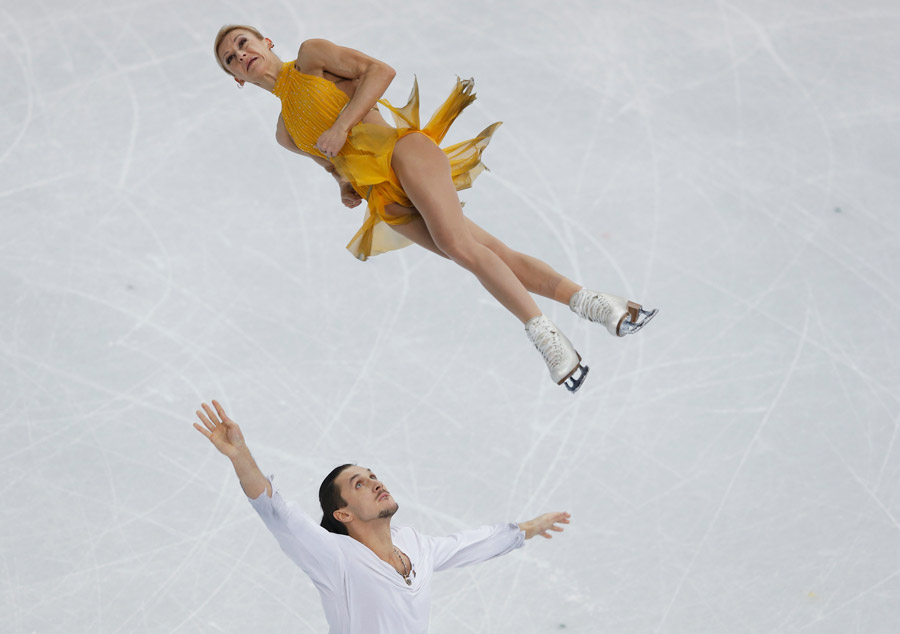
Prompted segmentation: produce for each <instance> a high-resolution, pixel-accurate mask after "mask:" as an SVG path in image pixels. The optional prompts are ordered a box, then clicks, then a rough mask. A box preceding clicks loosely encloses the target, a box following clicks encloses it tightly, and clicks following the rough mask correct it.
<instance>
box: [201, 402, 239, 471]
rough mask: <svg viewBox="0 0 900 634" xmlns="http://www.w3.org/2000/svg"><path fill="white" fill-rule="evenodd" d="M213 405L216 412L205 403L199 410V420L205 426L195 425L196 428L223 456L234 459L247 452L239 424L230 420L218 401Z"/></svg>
mask: <svg viewBox="0 0 900 634" xmlns="http://www.w3.org/2000/svg"><path fill="white" fill-rule="evenodd" d="M212 404H213V407H215V410H213V408H212V407H210V406H209V405H207V404H206V403H203V405H202V407H203V409H202V410H199V409H198V410H197V418H199V419H200V422H201V423H203V424H202V425H200V424H199V423H194V428H195V429H196V430H197V431H199V432H200V433H201V434H203V435H204V436H206V437H207V438H208V439H209V441H210V442H211V443H212V444H213V446H214V447H215V448H216V449H218V450H219V451H220V452H221V453H222V454H224V455H226V456H228V457H229V458H232V459H233V458H235V457H237V455H238V454H239V453H240V452H241V451H245V450H246V447H247V445H246V444H245V443H244V435H243V434H242V433H241V428H240V427H238V424H237V423H236V422H234V421H233V420H231V419H230V418H228V414H226V413H225V410H224V409H223V408H222V406H221V405H219V402H218V401H213V402H212Z"/></svg>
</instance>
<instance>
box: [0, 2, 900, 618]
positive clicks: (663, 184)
mask: <svg viewBox="0 0 900 634" xmlns="http://www.w3.org/2000/svg"><path fill="white" fill-rule="evenodd" d="M807 4H809V3H807ZM388 5H389V6H388V7H386V9H387V11H386V12H385V14H384V15H385V17H379V15H373V16H371V23H369V24H367V25H366V27H365V28H364V29H362V30H360V29H359V28H358V23H354V24H356V26H353V25H348V23H347V22H346V20H344V19H343V16H342V15H341V14H340V12H336V13H330V12H328V11H324V12H320V14H318V15H316V16H315V19H314V20H313V19H312V18H310V16H303V15H299V14H297V13H296V9H293V8H291V7H287V8H285V7H284V6H282V5H277V4H273V3H266V2H264V3H261V4H259V5H258V6H257V7H256V8H255V9H254V11H255V13H254V14H253V15H248V16H243V17H242V16H235V15H233V14H231V15H224V14H222V15H218V14H217V11H220V9H217V8H215V7H212V6H210V5H207V4H205V3H200V4H198V5H196V6H194V5H191V6H189V7H184V6H182V5H178V6H176V5H175V4H173V3H170V2H167V1H164V2H161V3H160V2H156V3H142V2H137V3H132V4H130V5H128V6H127V7H112V8H111V7H109V6H106V5H101V4H100V3H99V2H96V1H95V0H89V1H88V2H87V3H86V4H81V5H79V10H78V12H72V11H69V10H65V9H61V8H59V7H49V6H46V5H35V4H33V3H32V4H29V3H20V4H19V5H16V6H15V7H12V5H10V8H8V9H6V13H5V14H4V17H5V19H4V20H3V21H2V23H3V24H4V26H5V28H6V35H7V36H8V38H9V40H10V42H11V46H13V49H14V51H13V52H12V53H11V54H12V55H13V56H14V60H15V61H14V64H13V65H12V66H11V67H10V69H9V75H10V76H9V83H10V85H11V86H13V89H12V90H9V91H6V92H5V93H4V94H3V96H2V97H0V99H2V101H3V109H2V111H3V112H4V113H6V116H5V118H0V144H2V145H0V164H2V166H3V168H4V169H3V170H0V197H2V200H3V204H4V213H3V214H0V224H2V232H0V233H2V235H3V236H4V237H5V242H4V249H3V250H2V254H0V285H2V288H3V290H4V298H6V299H7V301H6V302H5V304H4V307H5V310H3V311H0V326H2V328H0V333H2V334H0V354H2V361H3V363H2V365H0V368H2V369H0V386H2V387H3V390H4V391H3V394H4V395H6V396H7V398H6V399H5V401H4V404H5V410H4V412H5V414H6V416H5V417H4V424H3V425H2V426H0V440H2V446H3V447H4V448H5V449H4V454H3V455H4V457H5V460H3V461H2V464H3V465H4V466H5V467H6V469H7V471H6V475H7V483H8V486H7V487H6V489H5V491H6V496H5V497H4V505H3V509H4V511H3V512H4V513H5V516H4V517H3V518H2V519H3V526H4V527H5V529H6V531H5V539H4V540H3V543H4V544H5V546H4V547H3V550H2V554H3V561H4V566H5V571H6V574H5V576H4V582H3V584H0V588H2V593H0V614H3V615H4V617H3V618H2V621H3V623H4V625H6V626H7V627H6V629H8V630H10V631H11V632H13V633H15V634H27V633H30V632H34V631H40V632H63V631H65V632H70V631H91V632H94V631H96V632H116V631H133V632H151V631H179V630H198V631H250V630H253V629H264V630H266V631H291V630H303V631H323V630H324V629H325V627H324V618H323V617H322V615H321V609H320V607H319V602H318V598H317V596H316V594H315V590H314V588H313V587H312V586H311V584H310V583H309V582H308V581H306V580H305V578H304V577H303V576H302V575H301V574H299V573H298V572H297V571H296V570H295V569H294V568H293V567H292V566H291V565H290V563H289V562H286V561H284V560H283V557H282V555H281V553H280V552H279V551H278V549H277V547H274V545H273V544H272V543H271V541H270V540H269V539H268V536H267V535H266V534H265V533H264V531H262V530H260V527H259V526H258V525H257V523H256V519H255V517H254V516H253V515H252V512H251V511H250V510H249V509H248V507H247V505H246V503H245V502H244V500H243V499H242V496H241V494H240V491H239V489H238V488H237V485H236V483H235V481H234V477H233V475H232V474H231V473H230V472H228V471H227V469H224V468H222V465H221V464H220V463H218V461H217V460H216V459H215V456H212V455H210V454H209V452H208V448H207V447H205V446H204V445H203V444H202V443H196V442H195V439H193V437H192V434H193V433H194V432H193V430H192V429H191V428H190V424H189V420H188V419H190V414H191V412H193V410H194V408H195V406H196V403H198V402H200V401H202V400H206V399H209V398H211V397H221V398H222V399H223V401H224V402H226V404H227V405H228V406H229V407H230V408H231V411H233V412H234V415H235V418H236V420H238V421H239V422H240V423H241V425H242V427H243V428H244V431H245V433H247V434H248V435H250V436H251V437H252V438H253V441H254V446H255V447H257V453H258V455H257V456H256V458H257V459H258V461H259V462H260V464H261V466H263V468H264V469H265V470H266V472H274V473H275V474H276V476H277V478H278V481H279V483H280V485H281V486H282V487H284V489H285V490H289V491H290V492H291V494H292V497H293V498H294V499H295V501H296V502H297V503H299V504H300V505H302V506H303V508H304V509H305V510H307V511H309V512H311V513H314V512H315V508H316V504H315V488H316V486H317V485H318V482H319V480H320V478H321V476H322V474H323V473H326V472H327V471H328V470H329V469H330V468H331V467H332V466H334V464H338V463H339V462H344V461H355V462H358V463H361V464H362V463H365V464H371V465H373V466H377V467H378V468H379V473H380V474H384V477H385V478H386V479H389V481H390V483H391V488H392V492H394V494H395V495H396V496H397V497H398V501H399V502H400V504H401V515H400V516H398V520H399V521H401V522H403V523H409V524H413V525H416V526H418V527H420V528H421V529H422V530H423V531H425V532H426V533H433V534H442V533H447V532H450V531H453V530H456V529H459V528H463V527H467V526H473V525H477V524H480V523H483V522H491V521H508V520H518V519H522V518H524V517H528V516H529V513H531V514H534V513H536V512H540V511H542V510H543V509H546V508H557V507H558V508H566V509H567V510H570V511H572V513H573V523H572V525H571V527H570V529H569V530H568V531H567V534H566V539H559V540H557V539H554V540H553V541H552V542H548V543H541V544H532V543H530V542H529V544H528V545H527V546H526V548H524V549H522V550H521V551H519V552H517V553H515V554H513V555H511V556H509V557H506V558H504V559H502V560H497V561H495V562H491V563H490V564H489V565H487V566H485V567H481V568H479V569H477V570H476V569H470V570H466V569H464V570H459V571H448V572H447V573H444V574H443V575H442V576H440V577H438V582H437V585H436V587H435V589H434V595H435V604H434V609H433V619H432V626H431V631H432V632H436V633H442V632H459V631H491V632H504V631H516V632H525V633H528V632H546V631H556V630H557V629H559V626H560V624H565V625H566V629H567V630H569V631H592V630H593V629H596V627H597V624H598V623H602V624H603V627H604V628H605V629H607V630H609V631H610V632H619V631H622V632H625V631H627V632H661V633H662V632H668V633H676V632H692V633H706V632H709V633H713V632H715V633H716V634H718V633H719V632H721V631H742V630H746V631H765V632H779V631H802V632H811V633H812V632H815V633H817V634H823V633H832V632H835V633H837V632H840V633H841V634H843V632H847V631H866V632H875V633H880V632H892V631H893V629H892V628H893V627H894V625H895V624H896V623H897V622H898V621H900V612H898V610H900V608H898V606H897V603H896V601H895V600H893V597H894V596H896V593H897V592H898V591H900V571H898V566H897V563H896V562H897V561H898V556H900V537H898V536H900V530H898V522H897V518H898V517H900V515H898V514H900V509H898V502H897V500H898V497H897V487H896V485H895V483H896V482H898V481H900V447H898V442H897V436H898V433H900V432H898V428H900V402H898V396H897V390H896V389H894V386H895V385H897V384H900V377H898V371H897V368H898V367H900V364H898V363H897V352H896V350H898V349H900V345H898V344H900V332H898V325H897V323H896V320H892V319H890V318H889V316H888V318H878V319H876V320H875V321H873V322H872V323H869V321H870V320H867V319H866V318H865V315H863V316H862V317H861V312H860V311H862V312H863V313H864V312H865V308H866V307H873V306H881V307H887V310H888V313H890V312H891V311H892V310H893V311H896V310H897V309H898V308H900V285H898V283H897V280H896V279H894V277H893V276H891V274H890V272H891V271H895V270H900V262H898V259H897V258H898V256H897V252H898V250H897V248H896V247H897V244H898V232H900V230H898V222H900V221H898V219H897V216H896V214H895V213H894V206H895V205H894V202H895V201H896V200H897V199H898V198H900V191H898V187H900V186H898V183H897V179H896V177H895V175H894V174H893V173H892V172H890V170H889V169H888V167H887V166H890V165H893V163H892V159H891V157H895V156H896V155H897V153H898V151H900V139H898V132H897V131H896V126H895V125H893V122H894V121H895V120H896V119H897V115H898V108H900V107H898V105H897V104H898V103H900V100H898V99H897V98H896V97H897V95H896V94H895V93H896V89H894V88H893V87H892V86H893V84H892V83H891V82H890V81H888V80H889V79H890V78H891V77H893V76H894V74H893V71H892V68H893V67H892V66H891V65H890V61H891V60H895V59H897V58H898V57H900V50H897V49H898V43H897V40H896V37H895V33H896V30H897V24H898V10H897V8H895V7H893V6H892V5H889V4H887V3H882V2H872V1H867V2H863V3H862V4H856V5H853V6H852V7H849V6H846V7H845V6H837V4H833V6H831V5H828V4H827V3H826V4H825V5H823V4H821V3H819V4H817V5H816V6H812V4H809V6H801V5H798V4H796V3H793V4H791V5H790V6H788V5H785V6H780V5H773V4H771V3H763V2H757V1H753V0H751V1H749V2H744V3H742V4H741V5H740V6H737V5H733V4H724V5H723V4H719V5H710V6H706V5H702V3H701V4H696V3H694V5H692V6H686V5H684V4H679V5H678V6H671V7H669V6H664V5H663V4H659V3H656V4H653V3H649V4H648V3H641V2H639V3H636V4H635V3H632V4H630V5H629V6H628V7H627V9H626V8H624V7H617V6H613V5H607V6H600V5H597V4H596V3H588V2H576V3H574V4H572V3H569V4H566V5H565V6H564V7H558V6H554V7H553V8H552V10H549V9H547V6H546V4H541V3H537V2H531V1H530V0H529V1H527V2H526V3H525V4H524V5H523V6H522V7H520V10H518V11H516V12H512V11H509V10H508V8H505V7H504V6H503V5H502V3H501V4H496V3H495V4H492V5H488V6H486V5H484V3H478V4H477V6H476V3H471V2H468V1H463V2H457V3H453V4H449V3H448V4H446V5H442V7H441V11H440V12H439V13H435V12H434V8H433V7H431V6H430V5H429V7H425V6H422V7H419V6H412V5H409V3H404V4H403V5H402V6H401V5H400V4H399V3H398V4H396V5H394V4H392V3H391V2H389V3H388ZM392 9H393V10H392ZM473 15H477V16H478V20H477V21H473V20H472V16H473ZM172 16H178V17H177V19H175V20H173V19H172ZM387 16H390V17H387ZM236 18H241V19H243V18H246V19H248V20H249V21H251V22H255V21H258V22H259V23H260V24H261V26H263V27H264V28H265V27H269V28H272V29H273V33H272V34H273V35H274V36H275V38H274V39H275V41H276V43H277V46H278V50H281V51H282V55H284V56H285V57H286V56H287V55H288V52H287V51H289V50H296V49H295V48H294V47H295V46H297V45H298V44H299V40H300V39H301V38H302V37H304V36H312V35H316V36H322V37H328V38H329V39H332V40H334V41H337V42H340V43H346V44H349V45H351V46H354V47H356V48H359V49H361V50H363V51H365V52H367V53H370V54H373V55H375V56H376V57H381V58H383V59H385V60H386V61H388V62H389V63H391V64H392V65H393V66H394V67H395V68H396V69H397V71H398V75H397V79H395V81H394V85H392V87H391V88H390V90H389V93H388V95H387V97H388V98H389V99H392V100H393V101H395V102H396V101H401V100H402V99H403V98H405V97H406V94H407V92H408V89H409V82H410V81H411V78H412V76H413V74H414V73H417V74H418V77H419V81H420V85H421V87H422V98H423V101H424V103H423V104H422V108H423V109H424V111H426V112H427V111H428V110H429V109H431V108H432V107H433V106H435V105H436V101H437V99H438V96H439V95H440V94H442V93H443V88H442V87H446V86H447V85H448V84H447V81H451V82H452V80H453V77H454V75H455V74H457V73H459V74H465V75H467V76H468V75H473V76H475V77H476V78H477V81H478V87H479V88H478V91H479V99H478V101H476V102H475V103H474V104H473V105H472V107H471V108H469V109H468V110H467V111H466V113H465V114H464V115H463V117H461V119H460V121H459V122H458V123H457V125H458V126H459V128H458V130H457V128H456V126H455V127H454V130H456V131H454V130H451V133H450V134H451V135H453V134H457V133H458V134H459V138H458V139H454V138H448V141H449V142H454V141H456V140H459V139H461V138H464V136H465V135H466V133H467V131H469V132H471V131H472V130H478V129H481V128H483V127H484V126H485V125H487V124H489V123H491V122H493V121H496V120H503V121H504V126H503V127H502V128H501V130H500V132H499V133H498V135H496V138H495V139H494V141H493V142H492V144H491V148H490V150H489V152H488V155H487V157H486V161H487V162H488V164H489V165H490V167H491V169H492V172H491V173H488V174H485V175H483V176H482V178H481V179H479V181H478V183H477V184H476V186H475V187H474V188H473V189H471V190H467V191H466V192H464V193H463V194H462V198H463V199H464V200H465V201H466V203H467V205H466V211H467V213H469V214H471V215H472V217H473V219H474V220H475V221H476V222H478V223H479V224H482V225H483V226H485V228H486V229H488V230H489V231H491V232H494V233H496V234H497V235H498V236H499V237H501V238H502V239H503V240H504V241H505V242H507V243H508V244H510V246H513V247H515V248H519V249H521V250H523V251H525V252H529V253H532V252H533V253H534V254H535V255H538V256H539V257H541V258H543V259H545V260H547V261H548V262H551V263H552V264H553V265H554V266H555V267H556V268H558V269H559V270H560V271H562V272H565V273H566V274H568V275H571V277H573V278H574V279H577V280H579V281H580V282H582V283H585V284H589V285H596V286H597V287H601V288H602V289H604V290H606V289H609V290H611V291H613V292H616V293H618V294H620V295H622V296H625V297H629V298H636V299H639V300H641V301H646V302H647V303H648V305H649V306H654V307H660V308H661V309H663V312H664V316H663V319H661V320H655V321H654V323H653V324H652V327H650V328H648V329H646V330H645V331H643V332H641V333H640V336H639V337H637V338H633V337H627V338H623V339H622V340H618V339H615V338H612V337H610V336H609V335H608V334H607V333H606V332H604V331H603V329H602V327H599V326H598V325H596V324H589V323H584V322H581V321H579V320H577V319H576V318H574V316H573V315H572V314H571V313H570V312H569V311H568V309H566V308H565V307H563V306H559V307H558V306H553V305H550V304H548V303H547V302H543V301H542V302H541V306H542V307H545V308H546V310H547V312H548V316H549V317H550V318H551V319H552V320H553V321H554V323H557V324H558V325H559V326H560V328H561V329H562V330H563V331H564V332H566V333H567V334H568V335H569V336H571V338H572V342H573V344H575V345H576V347H577V349H578V351H579V352H580V353H581V354H582V355H583V357H584V362H585V363H586V364H587V365H590V367H591V374H590V380H589V381H587V382H586V383H585V384H584V386H583V387H582V389H581V390H580V391H579V392H578V393H577V395H575V397H574V398H573V397H571V396H570V395H569V394H567V393H566V392H565V391H564V390H561V389H560V388H559V387H558V386H556V385H554V384H553V383H552V382H550V381H547V376H546V369H545V368H544V367H542V365H541V364H540V362H539V360H536V358H535V356H534V351H533V350H531V349H530V347H529V346H527V342H524V341H523V340H522V337H521V331H520V330H519V329H518V327H516V326H515V325H514V324H512V325H511V324H510V322H509V318H508V316H507V315H505V314H504V313H503V312H502V309H500V308H499V307H497V306H496V305H495V302H492V301H489V299H490V298H487V299H486V298H485V297H484V291H483V289H481V288H480V287H479V286H478V285H477V283H476V282H474V281H473V280H469V279H467V278H466V277H465V275H464V274H461V273H459V272H458V271H455V270H454V269H451V268H449V266H450V265H448V264H446V263H444V262H441V261H438V259H437V258H433V257H431V256H429V255H428V254H417V253H416V252H414V251H411V250H408V249H407V250H405V251H403V252H400V253H397V254H389V255H385V256H380V257H379V258H373V259H372V261H371V262H368V263H366V264H365V265H361V264H360V263H358V262H356V261H354V260H353V259H352V258H350V257H349V256H347V255H346V254H345V253H344V252H343V245H344V244H345V243H346V241H347V239H348V238H349V236H350V235H352V233H353V231H355V229H356V226H357V225H358V221H359V213H358V212H356V211H354V212H348V211H347V210H344V209H343V208H341V207H340V205H339V203H338V202H337V201H336V197H335V192H334V191H333V183H332V182H330V179H324V180H323V178H322V174H321V173H320V170H319V169H318V168H315V166H311V165H309V166H307V165H305V163H304V162H303V161H302V159H299V158H297V157H295V156H292V155H288V154H287V153H285V152H281V151H280V150H279V149H278V148H277V146H276V145H275V144H274V143H273V142H272V138H271V137H272V134H273V127H274V121H275V117H276V116H277V103H276V102H275V101H274V100H272V99H271V97H269V96H268V95H264V94H261V93H260V94H254V93H253V91H252V90H244V91H241V92H238V91H236V90H235V89H234V88H233V87H232V86H231V85H229V81H228V79H227V77H225V76H224V75H223V74H221V71H220V70H219V69H218V68H217V67H216V66H215V64H214V62H213V60H212V59H211V58H210V51H209V48H210V46H209V40H211V38H212V35H213V34H214V32H215V30H216V29H217V28H218V26H219V24H220V23H224V22H227V21H231V20H234V19H236ZM438 19H439V20H440V24H441V28H440V29H425V28H422V25H429V24H432V25H433V24H435V23H436V20H438ZM391 29H400V30H402V31H403V32H404V33H406V34H408V35H409V37H404V38H389V39H390V42H389V43H387V40H384V41H383V38H380V37H373V34H374V33H381V34H383V33H387V32H390V30H391ZM425 32H427V33H428V37H427V38H423V36H422V34H423V33H425ZM447 51H456V52H455V53H454V54H453V55H452V56H451V57H452V60H451V61H448V60H449V59H450V58H449V57H448V55H447V53H446V52H447ZM479 126H480V127H479ZM836 208H839V209H840V210H841V213H835V211H834V210H835V209H836ZM382 258H384V259H382ZM601 285H602V286H601ZM461 307H462V308H465V310H464V311H463V310H462V309H461ZM882 317H883V316H882ZM861 320H862V321H861ZM861 323H863V324H864V326H863V327H860V324H861ZM51 598H52V600H51ZM248 605H252V606H254V609H253V610H249V609H247V606H248ZM23 606H27V607H23Z"/></svg>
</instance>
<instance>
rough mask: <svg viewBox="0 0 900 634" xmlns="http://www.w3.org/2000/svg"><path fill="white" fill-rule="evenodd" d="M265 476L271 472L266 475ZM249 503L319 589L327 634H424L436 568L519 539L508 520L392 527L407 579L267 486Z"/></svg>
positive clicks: (481, 556)
mask: <svg viewBox="0 0 900 634" xmlns="http://www.w3.org/2000/svg"><path fill="white" fill-rule="evenodd" d="M269 481H270V482H272V478H271V477H270V478H269ZM250 504H251V505H252V506H253V508H254V509H255V510H256V512H257V513H258V514H259V516H260V517H261V518H262V520H263V522H265V525H266V527H267V528H268V529H269V531H270V532H271V533H272V535H274V536H275V539H276V540H278V544H279V546H281V549H282V550H283V551H284V552H285V554H287V556H288V557H290V558H291V560H292V561H293V562H294V563H296V564H297V565H298V566H299V567H300V568H301V569H302V570H303V572H305V573H306V574H307V575H309V577H310V579H312V581H313V584H314V585H315V586H316V589H317V590H318V591H319V596H320V598H321V599H322V607H323V608H324V609H325V617H326V618H327V619H328V625H329V632H330V634H424V633H425V632H427V631H428V615H429V611H430V608H431V578H432V575H433V574H434V572H435V571H436V570H443V569H446V568H452V567H455V566H466V565H469V564H474V563H479V562H482V561H486V560H488V559H491V558H493V557H497V556H499V555H503V554H506V553H508V552H509V551H511V550H513V549H515V548H518V547H519V546H521V545H522V543H523V541H524V539H525V533H524V532H523V531H521V530H519V528H518V526H516V525H515V524H498V525H495V526H482V527H480V528H476V529H472V530H466V531H461V532H459V533H456V534H454V535H449V536H447V537H428V536H425V535H421V534H419V533H418V532H416V531H415V530H413V529H412V528H410V527H409V526H392V527H391V540H392V541H393V543H394V544H395V545H396V546H397V548H399V549H400V550H402V551H403V552H404V553H406V555H407V556H408V557H409V560H410V562H411V563H412V571H411V574H410V583H409V584H407V583H406V580H405V579H404V578H403V576H401V575H400V574H398V573H397V571H396V570H395V569H394V568H393V566H391V565H390V564H388V563H386V562H384V561H382V560H381V559H379V558H378V556H377V555H376V554H375V553H374V552H372V551H371V550H369V548H368V547H366V546H365V545H364V544H362V543H361V542H358V541H356V540H355V539H353V538H351V537H348V536H346V535H336V534H334V533H329V532H328V531H326V530H325V529H323V528H322V527H321V526H319V525H318V524H316V523H315V522H313V520H312V519H310V518H309V517H308V516H307V515H306V514H305V513H303V512H302V511H301V510H300V509H298V508H296V507H294V506H292V505H288V504H287V503H286V502H285V501H284V499H283V498H282V497H281V494H280V493H279V492H278V490H277V489H276V488H275V486H274V484H273V486H272V497H269V496H268V494H267V493H266V492H263V493H262V494H261V495H260V496H259V497H258V498H256V499H251V500H250Z"/></svg>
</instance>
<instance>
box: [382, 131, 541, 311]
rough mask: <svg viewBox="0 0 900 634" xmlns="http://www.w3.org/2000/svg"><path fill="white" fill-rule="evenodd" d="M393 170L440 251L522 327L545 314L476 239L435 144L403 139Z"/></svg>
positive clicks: (422, 137)
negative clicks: (514, 317)
mask: <svg viewBox="0 0 900 634" xmlns="http://www.w3.org/2000/svg"><path fill="white" fill-rule="evenodd" d="M391 167H393V169H394V173H395V174H397V178H398V179H399V180H400V184H401V185H402V186H403V190H404V191H405V192H406V195H407V196H409V199H410V200H411V201H412V203H413V205H415V207H416V209H418V211H419V213H420V214H421V216H422V219H423V220H424V222H425V225H426V227H427V228H428V234H429V235H430V236H431V239H432V240H433V241H434V244H435V246H436V247H437V248H438V249H440V250H441V252H443V253H444V254H446V255H447V257H449V258H450V259H451V260H453V261H454V262H456V263H457V264H459V265H460V266H462V267H463V268H465V269H466V270H468V271H471V272H472V273H473V274H474V275H475V276H476V277H477V278H478V281H479V282H481V284H482V285H483V286H484V287H485V288H486V289H487V291H488V292H489V293H490V294H491V295H493V296H494V298H496V299H497V301H499V302H500V303H501V304H502V305H503V306H504V307H505V308H506V309H507V310H509V311H510V312H511V313H512V314H513V315H515V316H516V317H518V318H519V320H520V321H521V322H522V323H525V322H527V321H528V320H529V319H531V318H533V317H537V316H538V315H540V314H541V310H540V309H539V308H538V306H537V304H535V303H534V299H532V297H531V295H529V294H528V291H527V290H526V288H525V286H523V284H522V282H520V281H519V278H518V277H516V275H515V273H513V271H512V270H511V269H510V268H509V266H508V265H507V264H506V262H504V261H503V260H502V259H501V258H500V257H499V256H498V255H497V254H496V253H494V252H493V251H492V250H491V249H489V248H488V247H486V246H484V245H483V244H481V243H480V242H479V241H478V240H476V239H475V237H474V236H473V235H472V233H471V231H470V229H469V225H468V223H467V222H466V218H465V216H463V212H462V207H461V206H460V204H459V198H458V197H457V195H456V188H455V187H454V186H453V180H452V179H451V176H450V162H449V161H448V159H447V156H446V155H445V154H444V152H443V151H442V150H441V149H440V148H439V147H438V146H437V145H436V144H435V143H434V141H432V140H431V139H429V138H428V137H426V136H425V135H423V134H415V133H414V134H409V135H407V136H405V137H403V138H402V139H400V140H399V141H398V142H397V145H396V146H395V148H394V156H393V159H392V161H391Z"/></svg>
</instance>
